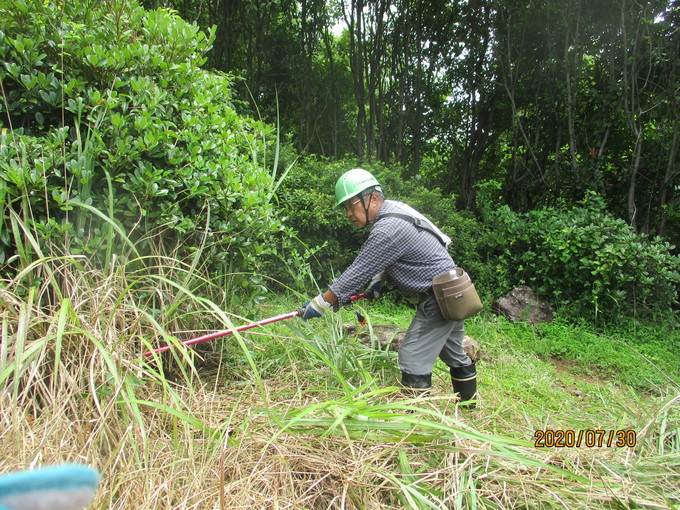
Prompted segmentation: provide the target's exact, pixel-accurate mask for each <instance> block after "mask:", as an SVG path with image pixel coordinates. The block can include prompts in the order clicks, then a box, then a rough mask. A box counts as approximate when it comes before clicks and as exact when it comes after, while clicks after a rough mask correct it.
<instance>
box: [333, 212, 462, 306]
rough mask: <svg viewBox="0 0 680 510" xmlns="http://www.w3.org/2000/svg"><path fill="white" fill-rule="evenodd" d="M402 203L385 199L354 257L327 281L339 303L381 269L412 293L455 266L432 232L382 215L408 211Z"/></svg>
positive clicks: (430, 284)
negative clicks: (333, 277)
mask: <svg viewBox="0 0 680 510" xmlns="http://www.w3.org/2000/svg"><path fill="white" fill-rule="evenodd" d="M404 205H405V204H402V203H401V202H397V201H394V200H385V202H384V203H383V205H382V207H381V208H380V211H379V212H378V216H377V219H376V222H375V224H374V225H373V227H372V228H371V232H370V233H369V235H368V239H367V240H366V242H365V243H364V244H363V246H362V247H361V250H360V251H359V254H358V255H357V257H356V259H354V262H352V264H351V265H350V266H349V267H348V268H347V269H346V270H345V272H344V273H342V275H341V276H340V277H338V278H337V279H336V280H334V281H333V283H332V284H331V285H330V289H331V290H332V291H333V293H334V294H335V295H336V296H337V297H338V300H339V302H340V303H341V304H345V303H347V301H349V298H350V296H352V295H353V294H356V293H357V292H358V290H359V289H361V287H363V286H364V285H366V284H368V282H370V280H371V278H373V276H375V275H377V274H378V273H380V272H381V271H385V274H386V276H387V277H388V279H389V280H390V281H391V282H392V283H394V284H396V286H397V287H398V288H399V290H401V291H402V292H404V293H405V294H407V295H413V294H418V293H420V292H425V291H427V290H429V289H430V288H431V287H432V279H433V278H434V277H435V276H437V275H438V274H440V273H443V272H444V271H447V270H449V269H453V268H454V267H455V264H454V262H453V259H452V258H451V255H449V252H448V250H447V249H446V248H445V247H444V246H443V245H442V244H441V243H440V242H439V240H438V239H437V238H436V237H435V236H434V235H433V234H432V233H430V232H427V231H426V230H422V229H419V228H416V227H415V226H414V225H413V224H412V223H410V222H408V221H406V220H403V219H401V218H394V217H382V216H383V214H385V213H392V212H396V213H402V214H403V213H407V214H408V212H407V211H405V210H404V209H403V207H400V206H404Z"/></svg>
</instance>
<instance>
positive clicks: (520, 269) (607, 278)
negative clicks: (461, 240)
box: [489, 195, 680, 316]
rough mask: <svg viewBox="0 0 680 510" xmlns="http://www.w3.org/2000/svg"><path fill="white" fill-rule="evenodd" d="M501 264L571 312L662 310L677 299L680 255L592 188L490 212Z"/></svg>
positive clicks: (615, 312) (679, 278) (521, 280)
mask: <svg viewBox="0 0 680 510" xmlns="http://www.w3.org/2000/svg"><path fill="white" fill-rule="evenodd" d="M489 219H490V222H491V224H492V225H493V227H492V229H493V231H494V233H495V238H496V246H495V250H497V254H498V261H499V264H500V265H501V266H502V267H503V269H504V271H506V272H507V274H514V276H515V283H526V284H527V285H530V286H532V287H533V288H534V289H535V290H536V291H537V292H538V293H539V294H540V295H542V296H543V297H546V298H548V299H549V300H550V301H552V302H553V303H555V304H558V305H563V306H568V307H569V308H570V310H572V311H573V312H574V313H581V312H583V313H587V314H595V315H597V314H599V313H602V314H604V315H605V316H615V315H616V314H619V313H624V314H632V313H633V312H636V313H641V312H643V311H647V312H649V311H659V312H668V311H670V310H671V307H672V306H673V304H674V303H675V302H676V299H677V285H678V282H680V273H679V271H678V268H679V267H680V266H679V261H680V259H679V258H678V256H676V255H673V254H672V249H673V247H672V246H670V245H669V244H668V243H667V242H665V241H663V240H662V239H660V238H650V237H647V236H644V235H637V234H635V233H634V231H633V230H632V229H631V228H630V227H629V226H628V225H626V223H625V222H623V221H622V220H619V219H616V218H613V217H612V216H610V215H609V214H607V212H606V209H605V206H604V204H603V202H602V200H601V199H600V198H598V197H597V196H595V195H590V196H588V197H587V199H586V200H584V201H583V202H582V203H581V204H580V205H579V206H577V207H573V208H570V209H566V210H560V209H556V208H545V209H541V210H535V211H531V212H529V213H526V214H517V213H514V212H512V211H510V209H508V208H507V207H503V208H500V209H499V210H498V211H496V212H494V213H491V214H490V215H489Z"/></svg>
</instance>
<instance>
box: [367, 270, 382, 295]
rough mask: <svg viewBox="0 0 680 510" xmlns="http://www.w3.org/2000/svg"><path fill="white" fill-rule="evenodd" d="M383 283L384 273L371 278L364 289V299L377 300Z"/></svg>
mask: <svg viewBox="0 0 680 510" xmlns="http://www.w3.org/2000/svg"><path fill="white" fill-rule="evenodd" d="M384 281H385V272H384V271H381V272H380V273H378V274H377V275H375V276H374V277H373V279H372V280H371V281H370V282H369V284H368V287H366V299H378V298H379V297H380V293H381V291H382V286H383V282H384Z"/></svg>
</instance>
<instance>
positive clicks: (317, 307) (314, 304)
mask: <svg viewBox="0 0 680 510" xmlns="http://www.w3.org/2000/svg"><path fill="white" fill-rule="evenodd" d="M331 306H333V305H332V304H331V303H329V302H328V301H326V300H325V299H324V298H323V294H319V295H318V296H316V297H315V298H314V299H312V300H311V301H305V303H304V304H303V305H302V308H300V312H299V314H300V315H299V316H300V317H302V318H303V319H304V320H309V319H316V318H318V317H321V316H322V315H323V312H324V310H326V309H328V308H330V307H331Z"/></svg>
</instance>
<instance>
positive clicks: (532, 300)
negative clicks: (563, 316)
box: [495, 285, 555, 325]
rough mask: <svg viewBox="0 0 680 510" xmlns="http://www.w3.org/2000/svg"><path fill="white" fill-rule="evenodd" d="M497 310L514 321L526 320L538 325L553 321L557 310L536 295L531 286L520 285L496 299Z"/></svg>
mask: <svg viewBox="0 0 680 510" xmlns="http://www.w3.org/2000/svg"><path fill="white" fill-rule="evenodd" d="M495 311H496V313H497V314H499V315H504V316H505V317H507V318H508V319H510V320H511V321H513V322H519V321H524V322H528V323H529V324H533V325H537V324H540V323H544V322H552V320H553V316H554V313H555V310H554V309H553V307H552V306H550V304H548V303H547V302H546V301H544V300H542V299H538V298H537V297H536V293H535V292H534V290H533V289H532V288H531V287H527V286H526V285H520V286H519V287H516V288H514V289H512V290H511V291H510V292H508V293H507V294H506V295H505V296H503V297H502V298H500V299H499V300H498V301H496V304H495Z"/></svg>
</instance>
